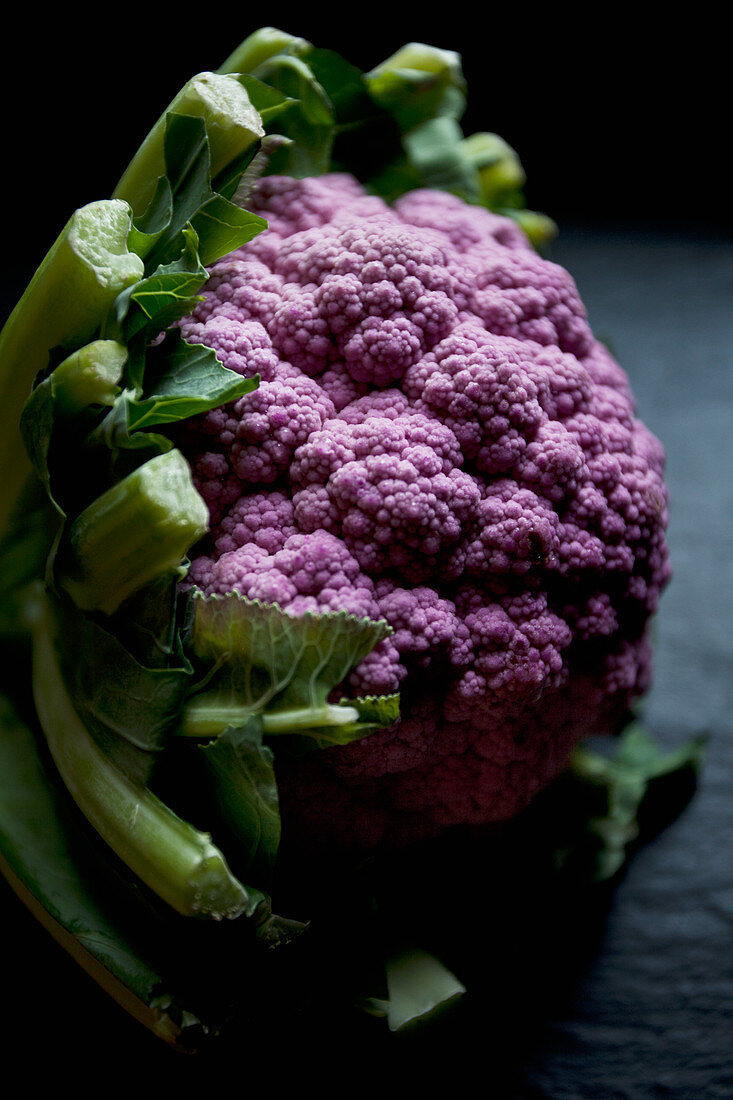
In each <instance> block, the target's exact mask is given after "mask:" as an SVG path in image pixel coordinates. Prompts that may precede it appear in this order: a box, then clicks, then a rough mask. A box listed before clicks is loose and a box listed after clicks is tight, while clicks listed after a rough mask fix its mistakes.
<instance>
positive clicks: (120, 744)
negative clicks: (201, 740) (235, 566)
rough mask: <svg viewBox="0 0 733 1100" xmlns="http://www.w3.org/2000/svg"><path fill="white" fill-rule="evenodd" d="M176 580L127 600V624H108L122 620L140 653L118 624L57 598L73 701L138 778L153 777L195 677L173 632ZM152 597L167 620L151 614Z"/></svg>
mask: <svg viewBox="0 0 733 1100" xmlns="http://www.w3.org/2000/svg"><path fill="white" fill-rule="evenodd" d="M174 587H175V582H174V581H171V580H166V582H165V584H159V585H158V586H157V587H156V588H155V589H153V590H150V589H148V590H147V592H146V595H147V600H144V599H140V600H139V601H138V603H137V605H136V606H135V607H130V606H128V607H127V609H126V613H125V615H124V617H123V618H122V623H121V624H120V622H119V621H116V622H113V623H111V624H108V625H109V626H112V627H115V628H119V626H120V625H122V627H123V629H124V632H125V635H126V637H127V639H129V640H130V641H132V642H133V643H134V644H135V645H136V647H137V649H138V651H139V652H138V654H137V655H133V653H132V652H131V650H130V649H129V648H128V646H127V645H125V644H123V642H122V640H121V639H120V637H118V634H117V633H116V632H115V631H114V630H111V629H107V628H105V626H102V624H101V623H100V622H98V621H97V620H96V619H93V618H90V617H89V616H88V615H84V614H82V613H81V612H79V611H78V610H77V609H76V608H74V607H73V605H70V606H69V605H65V606H63V608H62V605H61V604H57V616H58V618H59V621H60V622H61V624H62V633H63V637H64V646H63V648H62V649H60V651H59V653H58V662H59V668H60V670H61V673H62V676H63V680H64V684H65V686H66V690H67V692H68V696H69V700H70V702H71V705H72V706H73V708H74V710H75V711H76V713H77V714H78V716H79V718H80V719H81V721H82V722H83V724H84V726H85V728H86V730H87V731H88V732H89V733H90V734H91V736H92V737H93V738H94V740H95V742H96V743H97V745H98V746H99V747H100V748H101V749H102V751H103V752H104V754H105V756H106V757H107V759H109V760H110V761H111V762H112V763H113V764H114V765H115V766H116V767H117V768H119V769H120V770H121V771H122V772H124V774H125V775H126V776H127V777H128V778H129V779H132V780H134V781H136V782H139V783H147V782H148V781H149V780H150V778H151V776H152V775H153V773H154V770H155V768H156V765H157V763H158V760H159V758H160V755H161V753H162V752H163V750H164V749H165V747H166V745H167V744H168V741H169V738H170V736H171V735H172V734H173V733H174V732H175V730H176V728H177V725H178V722H179V720H180V712H181V709H182V706H183V703H184V700H185V697H186V693H187V691H188V689H189V681H190V678H191V671H192V670H191V666H190V664H189V663H188V661H187V660H186V658H185V656H184V655H183V654H181V653H178V652H177V651H176V648H175V646H174V642H173V639H172V638H171V637H170V634H171V630H170V626H169V622H168V620H170V618H171V611H170V604H171V600H170V591H171V589H173V590H174ZM153 600H154V601H155V603H156V604H157V605H159V606H160V609H161V611H160V614H161V615H163V616H164V619H163V621H162V622H157V623H156V622H151V615H152V614H155V609H150V608H148V607H146V604H149V603H150V602H152V601H153ZM141 620H142V621H141ZM166 635H167V637H166ZM110 669H114V676H111V675H110Z"/></svg>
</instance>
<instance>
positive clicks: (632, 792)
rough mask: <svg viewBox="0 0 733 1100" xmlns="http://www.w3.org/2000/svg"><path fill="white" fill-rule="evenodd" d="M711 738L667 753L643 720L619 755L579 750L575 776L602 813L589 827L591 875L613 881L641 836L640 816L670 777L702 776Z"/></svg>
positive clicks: (624, 741) (621, 744)
mask: <svg viewBox="0 0 733 1100" xmlns="http://www.w3.org/2000/svg"><path fill="white" fill-rule="evenodd" d="M705 745H706V739H705V738H704V737H696V738H693V739H692V740H691V741H690V742H689V743H688V744H685V745H682V746H681V747H680V748H678V749H676V750H674V751H672V752H664V751H663V750H662V749H661V748H660V747H659V746H658V745H657V744H656V742H655V741H654V740H653V738H652V737H651V736H650V735H649V734H648V733H647V732H646V731H645V730H644V729H643V727H642V726H641V725H640V724H639V723H638V722H632V723H631V724H630V725H629V726H628V727H627V728H626V730H625V731H624V732H623V733H622V734H621V736H620V739H619V742H618V747H617V750H616V753H615V754H614V755H613V756H611V757H609V756H603V755H601V754H600V753H596V752H593V751H591V750H590V749H588V748H587V747H585V746H580V747H579V748H577V749H576V750H575V752H574V754H573V756H572V758H571V774H572V775H573V776H574V777H575V778H576V780H578V781H579V782H580V783H582V784H583V785H585V786H586V787H587V788H588V789H589V790H591V791H594V792H595V794H596V795H597V796H598V797H599V798H600V801H601V805H602V810H601V812H600V813H596V814H594V815H592V816H590V817H589V819H588V821H587V826H586V827H587V829H588V832H589V836H590V838H591V840H592V843H593V847H594V849H595V853H594V857H593V868H592V877H593V878H594V879H595V880H597V881H603V880H605V879H609V878H612V877H613V875H615V874H616V872H617V871H618V870H619V869H620V868H621V867H622V866H623V864H624V862H625V860H626V854H627V849H628V847H629V845H630V844H632V843H633V842H634V841H635V840H636V839H637V837H638V836H639V812H640V810H641V807H642V804H643V803H644V801H645V800H646V799H648V798H649V797H650V795H651V794H653V791H654V788H655V785H656V783H657V782H659V781H661V780H662V779H664V778H666V777H670V776H672V775H673V774H675V773H678V772H680V771H683V770H686V769H690V770H692V771H693V772H697V770H698V769H699V767H700V765H701V763H702V760H703V757H704V752H705Z"/></svg>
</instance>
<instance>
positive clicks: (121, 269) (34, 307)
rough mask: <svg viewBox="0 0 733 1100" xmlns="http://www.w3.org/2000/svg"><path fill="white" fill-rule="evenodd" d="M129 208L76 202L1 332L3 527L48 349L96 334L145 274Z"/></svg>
mask: <svg viewBox="0 0 733 1100" xmlns="http://www.w3.org/2000/svg"><path fill="white" fill-rule="evenodd" d="M129 229H130V208H129V207H128V205H127V204H126V203H124V202H122V201H120V200H111V199H110V200H102V201H100V202H94V203H90V204H89V205H88V206H84V207H82V208H81V209H80V210H77V211H76V212H75V213H74V214H73V215H72V217H71V219H70V220H69V222H68V224H67V225H66V227H65V228H64V230H63V232H62V233H61V234H60V236H59V237H58V239H57V241H56V243H55V244H54V245H53V247H52V248H51V249H50V251H49V252H48V254H47V255H46V257H45V259H44V260H43V262H42V263H41V265H40V267H39V268H38V270H37V271H36V273H35V275H34V276H33V279H32V280H31V282H30V284H29V285H28V288H27V290H26V291H25V293H24V295H23V297H22V298H21V299H20V301H19V302H18V304H17V306H16V307H15V309H14V310H13V312H12V313H11V315H10V317H9V318H8V321H7V323H6V324H5V327H4V328H3V330H2V333H0V415H2V430H1V431H0V469H2V471H3V486H2V491H1V492H0V532H2V531H3V530H4V529H5V527H6V525H7V523H8V520H9V518H10V516H11V514H12V511H13V508H14V506H15V503H16V501H17V499H18V496H19V494H20V491H21V488H22V486H23V484H24V482H25V480H26V477H27V476H28V473H29V472H30V462H29V460H28V458H27V456H26V453H25V450H24V448H23V444H22V442H21V438H20V431H19V428H18V424H19V421H20V414H21V410H22V408H23V405H24V404H25V401H26V399H27V398H28V395H29V393H30V392H31V387H32V385H33V381H34V379H35V377H36V375H37V374H38V372H39V371H41V370H43V369H44V368H45V367H46V366H47V364H48V358H49V353H50V352H51V350H52V349H54V348H57V347H61V348H66V349H68V350H69V351H73V350H75V349H77V348H79V347H81V346H82V345H83V344H87V343H89V341H90V340H92V339H94V337H96V336H98V335H99V332H100V329H101V328H102V326H103V325H104V322H105V320H106V317H107V314H108V312H109V309H110V306H111V305H112V303H113V302H114V300H115V298H116V297H117V295H118V294H119V293H120V292H121V291H122V290H124V289H125V288H126V287H128V286H130V285H131V284H132V283H135V282H137V281H138V279H140V278H141V276H142V274H143V263H142V260H141V259H140V258H139V257H138V256H136V255H134V254H133V253H131V252H129V251H128V248H127V235H128V232H129Z"/></svg>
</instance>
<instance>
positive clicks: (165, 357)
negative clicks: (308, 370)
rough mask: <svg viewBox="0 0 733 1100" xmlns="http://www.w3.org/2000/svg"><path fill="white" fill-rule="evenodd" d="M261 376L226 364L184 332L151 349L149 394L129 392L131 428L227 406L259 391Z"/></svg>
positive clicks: (147, 375)
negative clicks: (189, 340) (190, 340)
mask: <svg viewBox="0 0 733 1100" xmlns="http://www.w3.org/2000/svg"><path fill="white" fill-rule="evenodd" d="M258 384H259V378H258V377H257V376H256V377H254V378H242V376H241V375H240V374H237V373H236V372H235V371H232V370H229V369H228V368H227V367H224V366H223V365H222V364H221V363H220V362H219V360H218V359H217V357H216V353H215V352H213V351H212V350H211V349H210V348H207V347H206V346H205V345H204V344H189V343H187V342H186V341H185V340H184V339H183V337H182V335H181V333H180V331H179V330H174V331H172V332H170V333H168V335H167V336H166V338H165V340H164V341H163V343H161V344H159V345H157V346H156V347H154V348H151V349H150V350H149V352H148V356H147V362H146V367H145V393H144V394H143V396H141V397H136V396H135V395H134V394H133V393H132V392H131V391H129V390H128V391H126V392H125V393H124V394H123V395H122V397H121V399H120V400H121V401H124V403H125V404H126V406H127V428H128V431H130V432H133V431H140V430H141V429H143V428H150V427H152V426H153V425H158V424H173V423H175V422H177V421H179V420H186V419H188V417H191V416H198V415H199V414H201V413H204V412H208V411H209V409H215V408H217V407H218V406H219V405H226V404H228V403H229V402H231V401H236V400H237V398H239V397H242V396H243V395H244V394H247V393H251V392H252V391H253V390H256V389H257V386H258Z"/></svg>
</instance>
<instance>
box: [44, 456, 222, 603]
mask: <svg viewBox="0 0 733 1100" xmlns="http://www.w3.org/2000/svg"><path fill="white" fill-rule="evenodd" d="M208 520H209V516H208V510H207V508H206V505H205V504H204V501H203V500H202V498H201V497H200V496H199V494H198V493H197V492H196V489H195V488H194V485H193V482H192V480H191V470H190V467H189V465H188V463H187V462H186V460H185V458H184V457H183V455H182V454H181V453H180V451H177V450H175V449H174V450H170V451H167V452H166V453H165V454H162V455H156V457H155V458H151V459H150V460H149V461H148V462H145V463H144V464H143V465H142V466H139V467H138V468H137V469H136V470H134V471H133V472H132V473H131V474H128V476H127V477H126V478H123V480H122V481H120V482H118V483H117V484H116V485H113V486H112V488H111V489H108V490H107V492H105V493H103V494H102V495H101V496H100V497H98V498H97V499H96V500H95V501H94V503H93V504H90V505H89V507H88V508H86V509H85V510H84V511H83V512H82V513H81V515H80V516H79V517H78V519H76V520H75V521H74V522H73V523H72V524H71V527H70V529H69V532H68V537H67V540H66V543H65V545H64V547H63V548H62V550H61V551H60V553H59V557H58V561H57V580H58V583H59V584H60V585H61V586H62V587H63V588H64V589H65V590H66V591H67V592H68V593H69V595H70V596H71V597H72V599H73V600H74V602H75V603H76V605H77V607H80V608H82V610H85V611H103V612H105V613H106V614H108V615H110V614H112V612H114V611H116V610H117V608H118V607H119V606H120V604H121V603H122V602H123V600H125V599H127V597H128V596H131V595H132V594H133V593H134V592H137V591H138V589H140V588H142V587H143V585H145V584H147V583H148V582H150V581H153V580H156V579H157V578H158V577H161V576H163V575H164V574H165V573H170V572H174V571H175V570H177V569H179V568H180V566H181V559H182V558H183V557H184V555H185V554H186V552H187V550H188V549H189V548H190V547H191V546H192V545H193V544H194V543H195V542H196V541H198V539H199V538H201V536H202V535H203V534H204V533H205V532H206V530H207V529H208Z"/></svg>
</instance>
